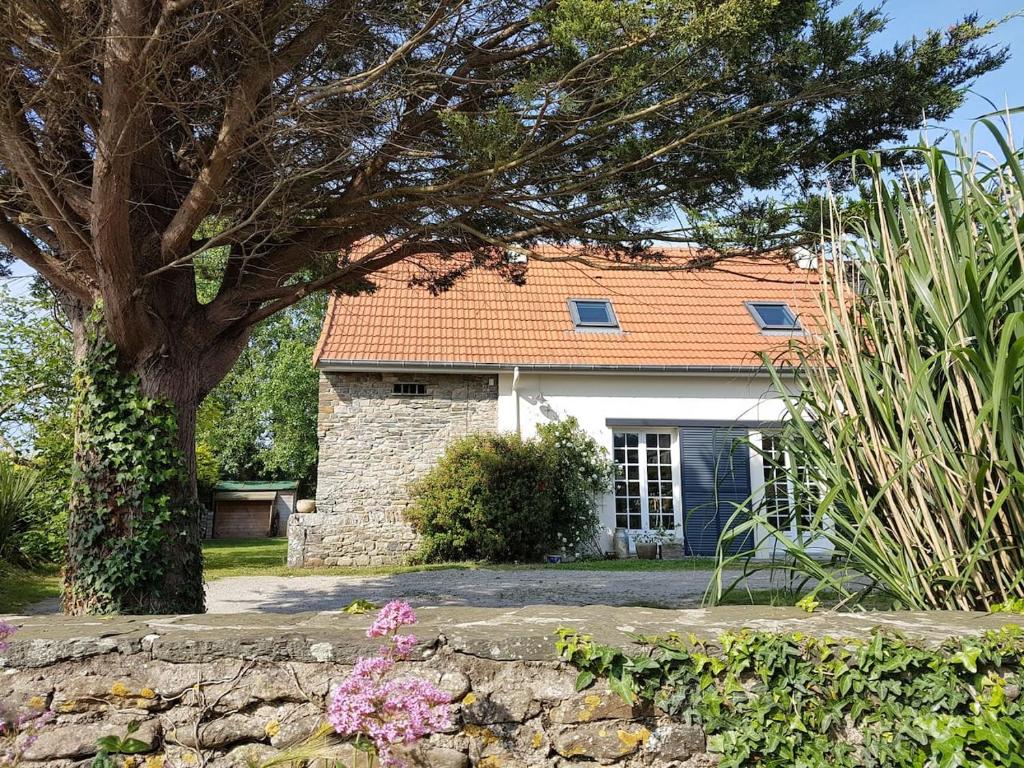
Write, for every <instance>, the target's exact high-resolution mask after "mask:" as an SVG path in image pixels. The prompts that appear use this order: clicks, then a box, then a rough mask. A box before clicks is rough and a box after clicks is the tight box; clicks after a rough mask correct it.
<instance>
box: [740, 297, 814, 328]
mask: <svg viewBox="0 0 1024 768" xmlns="http://www.w3.org/2000/svg"><path fill="white" fill-rule="evenodd" d="M747 309H748V310H749V311H750V314H751V315H752V316H753V318H754V320H756V321H757V324H758V325H759V326H761V330H762V331H799V330H802V329H801V327H800V321H799V320H797V319H796V315H794V314H793V310H792V309H790V308H789V304H787V303H786V302H784V301H748V302H747Z"/></svg>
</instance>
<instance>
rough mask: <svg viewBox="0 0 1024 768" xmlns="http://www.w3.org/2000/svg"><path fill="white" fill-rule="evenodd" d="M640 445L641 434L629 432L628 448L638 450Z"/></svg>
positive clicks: (627, 437) (627, 434)
mask: <svg viewBox="0 0 1024 768" xmlns="http://www.w3.org/2000/svg"><path fill="white" fill-rule="evenodd" d="M638 445H640V433H639V432H627V433H626V447H627V448H636V447H637V446H638Z"/></svg>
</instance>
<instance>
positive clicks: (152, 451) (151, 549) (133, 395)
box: [64, 312, 203, 613]
mask: <svg viewBox="0 0 1024 768" xmlns="http://www.w3.org/2000/svg"><path fill="white" fill-rule="evenodd" d="M95 315H96V313H95V312H94V313H93V316H92V318H91V319H90V321H89V323H88V333H87V339H86V342H85V344H86V348H85V350H84V354H83V355H82V359H81V360H80V361H79V363H78V365H77V367H76V370H75V374H74V388H75V393H76V398H75V416H76V423H77V432H76V435H75V458H76V460H75V473H74V476H73V488H72V493H71V522H70V526H71V528H72V535H71V536H70V542H71V543H70V547H69V551H68V557H67V567H66V572H65V592H64V602H65V605H66V607H67V608H68V609H70V610H72V611H74V612H83V611H88V612H91V613H153V612H160V610H166V609H167V608H168V607H172V609H173V606H175V605H178V606H180V608H181V610H183V611H188V610H191V609H192V608H193V607H194V606H195V605H197V604H198V605H202V602H203V597H202V594H201V590H202V586H201V584H199V585H197V584H196V582H195V580H194V579H191V578H188V575H187V574H184V573H182V574H179V576H178V578H174V574H173V573H172V572H171V570H172V569H171V568H170V567H169V565H168V563H169V560H168V557H167V554H168V552H169V551H170V550H174V551H175V552H176V553H177V562H182V561H184V562H186V563H187V564H188V566H189V569H192V568H194V569H195V572H199V571H201V568H202V554H201V551H200V547H199V537H198V536H197V535H186V534H185V533H182V531H185V530H188V529H189V528H191V527H193V526H198V516H197V513H196V509H195V507H194V506H193V505H192V504H190V503H189V502H187V501H185V499H187V498H188V495H187V490H188V489H187V477H186V475H185V472H184V471H183V470H182V462H181V455H180V450H179V447H178V424H177V419H176V417H175V412H174V408H173V406H172V405H171V404H169V403H167V402H165V401H162V400H160V399H158V398H154V397H149V396H147V395H145V394H144V393H143V391H142V388H141V386H140V384H139V380H138V378H137V377H136V376H134V375H132V374H129V373H124V372H122V371H120V370H118V367H117V359H118V358H117V351H116V349H115V347H114V345H113V344H111V343H110V342H109V341H107V340H106V338H105V337H104V336H103V334H102V332H101V330H100V328H101V326H100V325H99V324H98V323H97V322H96V320H95ZM182 553H184V554H182ZM168 586H170V588H171V590H172V592H171V594H168V593H167V589H168ZM196 589H198V590H200V594H198V595H196V594H195V590H196ZM175 590H176V591H175ZM158 597H159V602H158V603H157V602H153V600H155V599H157V598H158Z"/></svg>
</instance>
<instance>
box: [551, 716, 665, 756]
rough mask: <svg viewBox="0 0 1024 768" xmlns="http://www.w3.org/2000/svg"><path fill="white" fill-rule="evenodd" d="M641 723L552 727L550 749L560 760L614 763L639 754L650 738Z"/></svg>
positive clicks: (607, 722)
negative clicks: (582, 759)
mask: <svg viewBox="0 0 1024 768" xmlns="http://www.w3.org/2000/svg"><path fill="white" fill-rule="evenodd" d="M650 735H651V733H650V731H649V730H648V729H647V727H646V726H645V725H643V724H642V723H630V722H626V721H623V720H604V721H601V722H596V723H579V724H573V725H557V726H553V727H552V728H551V730H550V731H549V732H548V736H549V737H550V739H551V746H552V747H553V748H554V750H555V751H556V752H557V753H558V754H560V755H561V756H562V757H566V758H574V757H582V758H586V759H589V760H597V761H598V762H603V763H604V762H614V761H616V760H619V759H621V758H624V757H627V756H629V755H633V754H636V753H637V752H638V751H640V750H641V749H642V748H643V747H644V745H645V744H646V743H647V740H648V739H649V738H650Z"/></svg>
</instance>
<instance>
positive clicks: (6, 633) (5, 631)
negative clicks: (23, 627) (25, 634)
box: [0, 621, 17, 651]
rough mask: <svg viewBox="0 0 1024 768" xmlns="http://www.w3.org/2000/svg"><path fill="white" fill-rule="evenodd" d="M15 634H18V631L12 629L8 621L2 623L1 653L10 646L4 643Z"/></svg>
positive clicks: (0, 623) (0, 627) (0, 628)
mask: <svg viewBox="0 0 1024 768" xmlns="http://www.w3.org/2000/svg"><path fill="white" fill-rule="evenodd" d="M15 632H17V629H15V628H14V627H12V626H11V625H10V624H8V623H7V622H6V621H0V651H3V650H6V649H7V647H8V644H7V643H6V642H4V641H5V640H7V638H9V637H10V636H11V635H13V634H14V633H15Z"/></svg>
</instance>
